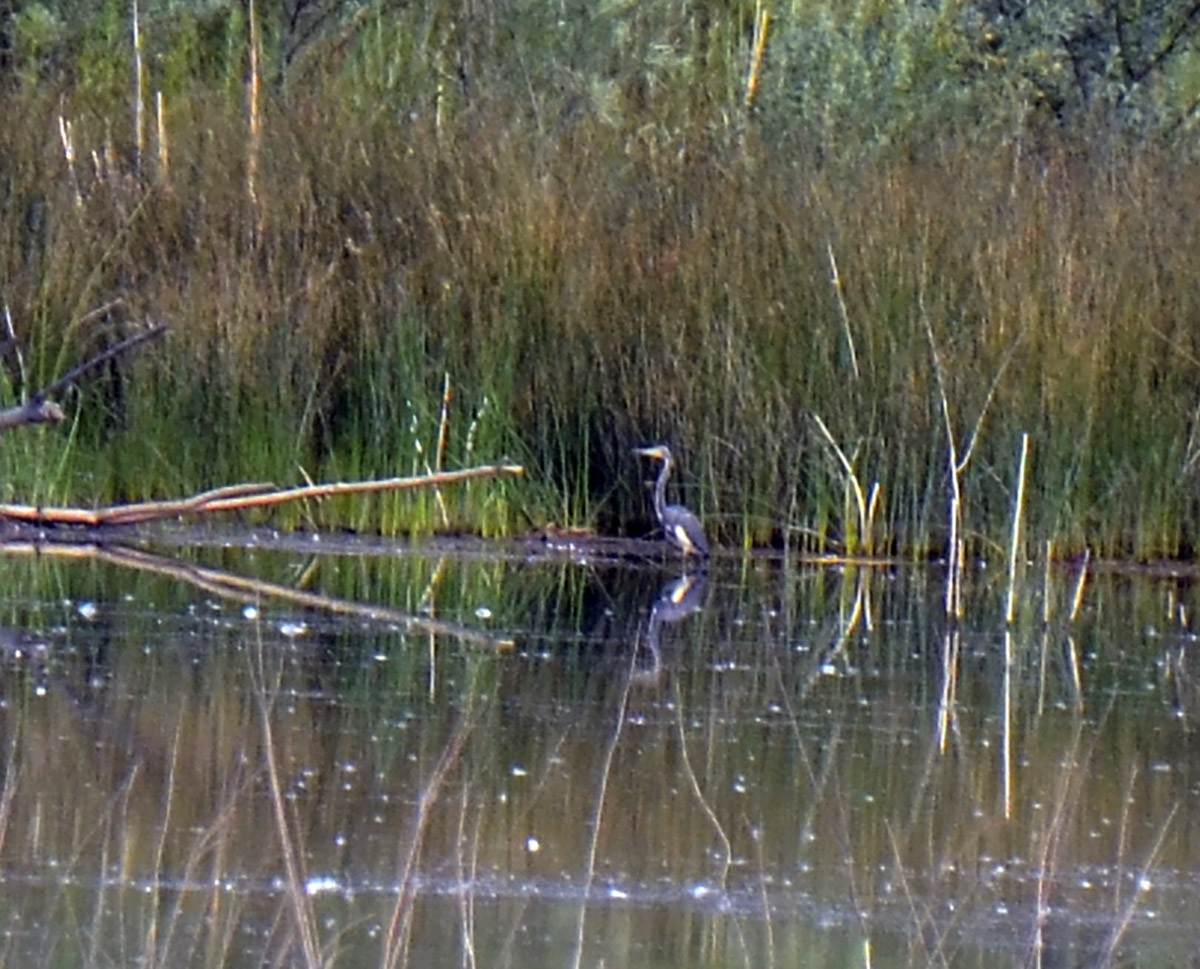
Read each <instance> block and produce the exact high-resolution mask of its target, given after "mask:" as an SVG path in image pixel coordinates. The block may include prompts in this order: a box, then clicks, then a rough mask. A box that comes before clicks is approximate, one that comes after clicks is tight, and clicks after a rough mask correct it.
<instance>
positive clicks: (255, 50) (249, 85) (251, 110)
mask: <svg viewBox="0 0 1200 969" xmlns="http://www.w3.org/2000/svg"><path fill="white" fill-rule="evenodd" d="M246 17H247V20H248V21H249V28H250V52H249V55H250V58H249V59H250V65H249V69H248V72H247V73H248V77H247V79H246V129H247V135H248V146H247V147H248V152H247V156H246V198H247V199H248V200H249V202H250V206H251V209H252V210H254V211H257V212H258V213H259V222H260V226H259V228H260V231H261V220H262V212H261V210H260V209H259V205H258V163H259V156H260V155H261V153H262V118H261V116H260V113H259V101H260V97H261V88H262V83H261V82H262V79H261V77H260V74H261V68H260V65H259V44H260V39H259V35H258V9H257V7H256V5H255V2H254V0H249V6H248V8H247V11H246Z"/></svg>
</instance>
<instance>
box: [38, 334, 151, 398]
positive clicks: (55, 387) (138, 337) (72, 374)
mask: <svg viewBox="0 0 1200 969" xmlns="http://www.w3.org/2000/svg"><path fill="white" fill-rule="evenodd" d="M166 330H167V324H166V323H156V324H154V326H152V327H150V328H149V329H148V330H143V331H142V332H141V333H135V334H134V335H133V336H131V337H128V338H127V339H124V340H122V341H121V342H120V343H116V344H114V345H113V346H111V347H109V348H108V349H107V350H105V351H104V352H103V353H99V354H97V355H96V356H94V357H92V359H91V360H87V361H85V362H84V363H81V364H80V365H79V366H78V367H75V368H74V369H73V370H68V371H67V372H66V373H65V374H63V375H62V376H61V377H59V378H58V379H57V380H56V381H54V383H52V384H49V385H48V386H46V387H43V388H42V389H41V390H39V391H38V392H37V393H36V394H34V395H33V399H34V400H45V399H46V398H47V397H51V396H53V395H54V394H57V393H58V392H59V391H60V390H63V389H65V388H66V387H69V386H70V385H71V384H73V383H74V382H75V381H76V380H78V379H79V378H80V377H82V376H83V375H84V374H86V373H88V372H89V371H92V370H95V369H96V368H97V367H100V366H103V365H104V364H106V363H108V361H109V360H111V359H113V357H117V356H120V355H121V354H122V353H124V352H125V351H126V350H132V349H133V348H134V347H136V346H137V345H138V344H139V343H145V342H146V341H147V340H152V339H154V338H155V337H156V336H161V335H162V334H163V333H165V332H166Z"/></svg>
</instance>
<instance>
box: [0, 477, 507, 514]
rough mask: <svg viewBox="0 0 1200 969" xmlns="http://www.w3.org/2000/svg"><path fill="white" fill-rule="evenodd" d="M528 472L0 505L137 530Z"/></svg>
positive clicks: (3, 509)
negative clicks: (77, 504) (91, 502)
mask: <svg viewBox="0 0 1200 969" xmlns="http://www.w3.org/2000/svg"><path fill="white" fill-rule="evenodd" d="M524 473H525V469H524V468H523V467H521V466H520V465H517V464H489V465H482V466H480V467H475V468H464V469H462V470H460V471H439V472H435V473H432V474H423V475H417V476H415V477H410V478H384V479H382V480H377V481H341V482H332V483H329V484H312V485H303V486H301V487H297V488H276V487H275V485H273V484H269V483H262V482H260V483H252V484H237V485H227V486H226V487H223V488H216V489H214V490H212V491H205V492H201V493H200V494H198V495H193V496H191V497H190V498H182V499H167V500H164V501H142V502H136V503H134V504H125V505H110V506H108V507H104V508H53V507H51V508H45V507H42V506H40V505H0V520H4V519H7V520H9V521H16V522H24V523H26V524H31V525H76V526H85V527H97V526H100V525H133V524H143V523H146V522H153V521H163V520H166V519H169V518H182V517H184V516H186V515H201V514H212V513H215V512H221V511H246V510H248V509H250V508H264V507H267V506H270V505H282V504H285V503H287V502H291V501H304V500H306V499H312V498H332V497H336V496H338V495H355V494H365V493H374V492H383V491H401V490H404V489H409V488H423V487H438V486H440V485H447V484H457V483H458V482H462V481H473V480H475V479H477V478H491V477H496V476H497V475H521V474H524Z"/></svg>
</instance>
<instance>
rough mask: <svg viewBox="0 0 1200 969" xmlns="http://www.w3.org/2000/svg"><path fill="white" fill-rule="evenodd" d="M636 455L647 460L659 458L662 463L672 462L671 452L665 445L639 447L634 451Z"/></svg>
mask: <svg viewBox="0 0 1200 969" xmlns="http://www.w3.org/2000/svg"><path fill="white" fill-rule="evenodd" d="M633 453H634V454H640V455H642V457H645V458H658V459H659V460H660V461H670V460H671V452H670V451H669V450H668V449H667V446H666V445H665V444H655V445H654V446H653V447H638V448H634V449H633Z"/></svg>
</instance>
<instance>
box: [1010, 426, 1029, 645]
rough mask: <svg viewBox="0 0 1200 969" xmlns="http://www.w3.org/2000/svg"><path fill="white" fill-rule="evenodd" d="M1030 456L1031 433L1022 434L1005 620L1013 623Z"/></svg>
mask: <svg viewBox="0 0 1200 969" xmlns="http://www.w3.org/2000/svg"><path fill="white" fill-rule="evenodd" d="M1028 457H1029V435H1028V434H1022V435H1021V459H1020V461H1019V462H1018V464H1017V500H1016V502H1015V503H1014V505H1013V523H1012V540H1011V541H1010V542H1009V546H1008V597H1007V599H1008V601H1007V603H1006V604H1005V609H1004V621H1005V622H1006V623H1008V625H1010V626H1011V625H1012V623H1013V617H1014V615H1015V613H1016V609H1017V550H1018V549H1019V548H1020V544H1021V519H1022V517H1023V516H1024V514H1025V465H1026V460H1027V459H1028Z"/></svg>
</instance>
